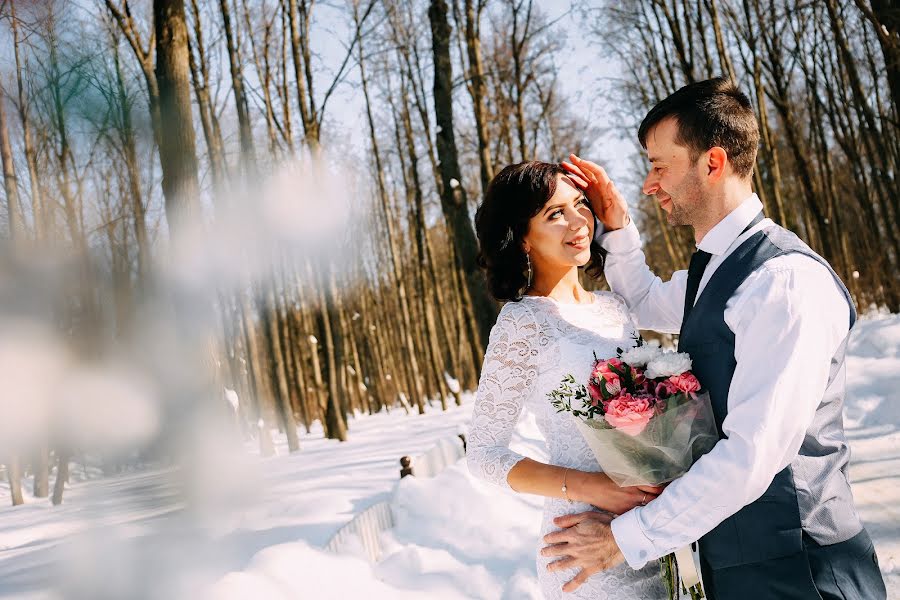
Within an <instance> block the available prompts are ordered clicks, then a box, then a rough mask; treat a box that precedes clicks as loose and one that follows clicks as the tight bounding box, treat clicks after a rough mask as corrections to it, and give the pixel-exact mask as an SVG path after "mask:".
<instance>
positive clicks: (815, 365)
mask: <svg viewBox="0 0 900 600" xmlns="http://www.w3.org/2000/svg"><path fill="white" fill-rule="evenodd" d="M761 210H762V203H761V202H760V201H759V198H757V196H756V194H754V195H752V196H751V197H749V198H747V199H746V200H745V201H744V202H743V203H742V204H741V205H740V206H739V207H738V208H736V209H735V210H734V211H732V212H731V213H730V214H729V215H728V216H726V217H725V218H724V219H722V220H721V221H720V222H719V223H718V224H717V225H716V226H715V227H714V228H713V229H712V230H711V231H710V232H709V233H708V234H706V236H705V237H704V238H703V239H702V240H701V242H700V243H699V244H698V248H700V249H701V250H705V251H706V252H709V253H710V254H712V257H711V258H710V261H709V264H708V265H707V267H706V271H705V272H704V274H703V278H702V279H701V281H700V289H699V292H698V298H699V296H700V294H702V293H703V289H704V287H705V286H706V283H707V282H708V281H709V279H710V277H712V275H713V274H714V273H715V272H716V269H717V268H718V267H719V265H720V264H722V261H723V260H724V259H725V258H726V257H727V256H728V255H729V254H731V252H733V251H734V250H735V249H736V248H737V247H738V246H740V245H741V243H743V242H744V240H746V239H747V238H749V237H750V236H752V235H753V234H754V233H756V232H757V231H759V230H761V229H764V228H766V227H769V226H771V225H772V221H771V220H770V219H764V220H763V221H761V222H760V223H757V224H756V225H755V226H753V227H752V228H751V229H749V230H748V231H747V232H745V233H743V234H741V232H742V231H743V229H744V228H745V227H746V226H747V225H748V224H749V223H750V222H751V221H752V220H753V218H754V217H755V216H756V215H757V214H758V213H759V212H760V211H761ZM599 239H600V243H601V245H602V246H603V247H604V248H605V249H606V250H607V251H608V255H607V258H606V268H605V272H606V279H607V281H608V282H609V285H610V287H611V288H612V289H613V290H614V291H615V292H617V293H619V294H620V295H622V297H623V298H624V299H625V302H626V303H627V304H628V307H629V308H630V309H631V311H632V313H633V318H634V320H635V322H636V324H637V326H638V327H639V328H641V329H653V330H657V331H663V332H672V333H677V332H678V331H679V330H680V328H681V319H682V316H683V313H684V300H685V289H686V287H687V271H678V272H676V273H674V274H673V275H672V278H671V279H670V280H669V281H662V280H661V279H660V278H659V277H657V276H655V275H654V274H653V273H652V272H651V271H650V268H649V267H648V266H647V263H646V259H645V257H644V253H643V251H642V250H641V241H640V235H639V234H638V230H637V228H636V227H635V225H634V223H631V224H629V225H628V226H627V227H625V228H623V229H619V230H616V231H611V232H607V233H604V234H602V235H601V236H599ZM724 317H725V323H726V324H727V325H728V327H729V329H731V331H733V332H734V335H735V348H734V357H735V360H736V361H737V367H736V368H735V371H734V377H733V379H732V381H731V387H730V388H729V392H728V401H727V402H728V414H727V416H726V417H725V421H724V423H723V424H722V430H723V432H724V434H725V436H727V437H726V438H725V439H722V440H720V441H719V442H718V443H717V444H716V445H715V447H714V448H713V449H712V451H710V452H709V453H708V454H706V455H704V456H703V457H701V458H700V460H698V461H697V462H696V463H695V464H694V466H693V467H691V469H690V471H689V472H687V473H686V474H685V475H684V476H682V477H681V478H679V479H678V480H676V481H674V482H672V483H671V484H669V486H668V487H667V488H666V489H665V491H664V492H663V493H662V494H661V495H660V496H659V497H658V498H657V499H655V500H653V501H652V502H650V503H649V504H647V506H643V507H638V508H635V509H634V510H631V511H629V512H627V513H625V514H623V515H621V516H619V517H617V518H616V519H614V520H613V521H612V532H613V535H614V537H615V539H616V543H617V544H618V545H619V548H620V549H621V550H622V553H623V554H624V556H625V559H626V560H627V561H628V564H629V565H630V566H631V567H632V568H634V569H637V568H640V567H641V566H643V565H644V564H645V563H647V562H648V561H650V560H654V559H657V558H659V557H661V556H665V555H666V554H669V553H670V552H673V551H675V550H676V549H678V548H680V547H682V546H685V545H687V544H690V543H691V542H694V541H696V540H698V539H699V538H700V537H702V536H703V535H704V534H706V533H708V532H709V531H711V530H712V529H713V528H715V527H716V526H717V525H718V524H719V523H721V522H722V521H723V520H725V519H726V518H728V517H729V516H731V515H733V514H734V513H736V512H737V511H738V510H740V509H741V508H742V507H744V506H746V505H747V504H750V503H751V502H753V501H755V500H756V499H757V498H759V497H760V496H761V495H762V494H763V492H765V490H766V489H767V488H768V487H769V485H770V484H771V482H772V479H773V478H774V477H775V475H776V474H777V473H778V472H779V471H781V470H782V469H784V468H785V467H786V466H787V465H789V464H790V463H791V462H792V461H793V460H794V458H795V457H796V456H797V453H798V451H799V450H800V445H801V443H802V442H803V438H804V434H805V432H806V430H807V428H808V427H809V425H810V423H811V422H812V419H813V415H814V413H815V411H816V408H817V407H818V406H819V403H820V402H821V400H822V397H823V395H824V393H825V388H826V386H827V384H828V377H829V370H830V361H831V358H832V356H833V355H834V354H835V352H836V351H837V349H838V347H839V345H840V344H841V343H842V342H843V340H844V338H845V337H846V336H847V332H848V328H849V321H850V309H849V306H848V304H847V301H846V299H845V297H844V294H843V292H842V291H841V290H840V288H839V287H838V284H837V283H836V282H835V280H834V278H833V277H832V275H831V273H830V272H829V271H828V269H826V268H825V267H824V266H823V265H821V264H820V263H818V262H817V261H816V260H814V259H812V258H810V257H808V256H805V255H802V254H797V253H792V254H787V255H783V256H778V257H775V258H772V259H770V260H768V261H767V262H766V263H765V264H764V265H763V266H762V267H761V268H759V269H757V270H756V271H755V272H753V273H751V274H750V276H749V277H747V279H746V280H744V282H743V283H742V284H741V285H740V287H738V288H737V291H736V292H735V294H734V295H733V296H732V297H731V299H729V300H728V303H727V304H726V306H725V315H724ZM701 383H702V382H701Z"/></svg>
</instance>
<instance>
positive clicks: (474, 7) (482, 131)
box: [465, 0, 494, 194]
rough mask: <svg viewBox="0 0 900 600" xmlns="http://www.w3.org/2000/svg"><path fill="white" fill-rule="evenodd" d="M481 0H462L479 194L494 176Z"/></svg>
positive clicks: (485, 188)
mask: <svg viewBox="0 0 900 600" xmlns="http://www.w3.org/2000/svg"><path fill="white" fill-rule="evenodd" d="M483 8H484V2H483V0H466V7H465V11H466V53H467V54H468V57H469V91H470V94H471V96H472V111H473V113H474V117H475V134H476V136H477V137H478V164H479V167H480V173H481V193H482V194H484V192H485V191H486V190H487V187H488V183H490V181H491V179H493V178H494V165H493V164H492V163H491V151H490V147H489V146H488V132H487V123H486V122H485V121H486V119H487V109H486V108H485V104H484V94H485V91H484V61H483V59H482V55H481V11H482V9H483Z"/></svg>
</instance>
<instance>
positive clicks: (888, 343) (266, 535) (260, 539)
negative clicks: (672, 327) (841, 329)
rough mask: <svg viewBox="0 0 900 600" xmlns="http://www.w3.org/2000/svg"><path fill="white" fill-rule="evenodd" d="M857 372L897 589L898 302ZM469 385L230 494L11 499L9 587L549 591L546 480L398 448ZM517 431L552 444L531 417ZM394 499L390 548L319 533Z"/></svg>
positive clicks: (1, 580) (86, 487)
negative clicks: (410, 461) (418, 461)
mask: <svg viewBox="0 0 900 600" xmlns="http://www.w3.org/2000/svg"><path fill="white" fill-rule="evenodd" d="M848 383H849V389H850V393H849V397H848V401H847V408H846V421H845V423H846V427H847V433H848V437H849V438H850V441H851V445H852V450H853V460H852V464H851V476H852V479H853V486H854V494H855V498H856V503H857V506H858V508H859V510H860V512H861V514H862V517H863V520H864V521H865V523H866V526H867V527H868V529H869V532H870V533H871V534H872V537H873V538H874V539H875V544H876V548H877V550H878V555H879V558H880V561H881V568H882V571H883V572H884V573H885V577H886V579H887V581H888V588H889V597H897V598H900V475H898V473H900V392H898V390H900V316H897V315H889V316H885V315H882V316H879V317H875V318H872V319H869V320H865V321H862V322H860V324H859V325H858V328H857V330H856V332H855V334H854V336H853V339H852V340H851V346H850V357H849V359H848ZM467 399H468V400H469V401H468V402H466V403H465V404H464V405H463V406H462V407H459V408H454V409H452V410H450V411H448V412H446V413H442V412H441V411H440V410H439V409H434V410H430V411H429V412H428V413H427V414H425V415H422V416H409V417H408V416H406V415H405V414H404V413H403V411H402V410H395V411H393V412H392V413H390V414H379V415H374V416H367V417H362V418H358V419H356V420H354V422H353V423H352V424H351V431H350V441H348V442H346V443H338V442H334V441H331V440H326V439H324V438H323V436H322V433H321V431H313V432H312V433H311V434H309V435H307V436H304V437H303V439H302V443H303V448H302V450H301V452H299V453H296V454H294V455H287V453H286V452H284V441H283V440H281V441H280V442H281V446H280V448H279V450H280V452H279V456H277V457H274V458H269V459H260V458H258V457H256V456H253V457H251V459H250V464H249V465H243V466H241V465H240V464H237V463H234V464H232V463H230V462H228V463H226V464H220V465H218V470H219V471H220V474H221V475H222V477H220V478H217V479H213V480H211V483H210V484H209V485H210V486H213V487H214V489H215V490H216V493H215V494H214V495H215V496H216V497H217V499H220V498H219V497H220V496H225V497H227V498H229V500H230V504H229V505H228V507H227V510H226V509H223V508H222V507H221V506H220V504H217V503H216V502H212V501H210V499H209V498H207V499H206V500H205V501H202V499H201V500H198V499H197V497H196V496H195V495H185V493H184V490H185V489H186V488H189V487H190V485H188V484H186V483H185V479H188V478H193V476H188V475H185V474H184V473H180V472H177V471H173V470H168V471H154V472H144V473H139V474H131V475H127V476H123V477H116V478H109V479H102V480H96V481H87V482H83V483H74V484H73V485H72V487H71V489H70V490H69V491H68V492H67V496H66V500H65V503H64V504H63V505H62V506H60V507H52V506H50V505H49V503H48V502H47V501H45V500H35V499H32V498H29V499H28V500H29V502H28V504H27V505H25V506H20V507H16V508H13V507H3V508H2V509H0V598H13V597H15V598H85V599H86V598H91V599H103V598H110V599H113V598H115V599H122V598H129V599H131V598H148V599H149V598H164V597H165V598H203V599H210V600H232V599H234V600H237V599H253V600H276V599H277V600H287V599H296V598H304V599H307V598H309V599H315V600H319V599H327V598H335V599H337V598H342V599H343V598H357V597H364V598H366V599H367V600H381V599H385V600H387V599H390V600H394V599H414V598H415V599H419V598H438V599H446V600H450V599H457V598H460V599H462V598H485V599H517V600H519V599H526V600H527V599H530V598H534V599H538V598H540V594H539V591H538V588H537V580H536V576H535V572H534V569H535V567H534V554H535V548H536V544H537V537H538V524H539V520H540V506H541V500H540V499H539V498H536V497H529V496H517V495H514V494H512V493H508V492H505V491H503V490H500V489H497V488H496V487H493V486H490V485H487V484H485V483H483V482H481V481H478V480H475V479H473V478H472V477H471V476H470V475H469V474H468V472H467V470H466V468H465V465H464V464H463V463H462V462H460V463H457V464H456V465H453V466H450V467H448V468H447V469H446V470H444V471H443V472H442V473H441V474H439V475H438V476H436V477H434V478H422V479H417V478H411V477H407V478H405V479H403V480H398V474H399V467H400V465H399V462H398V459H399V457H400V456H402V455H406V454H408V455H415V454H418V453H420V452H423V451H424V450H426V449H428V448H429V447H431V446H432V445H433V444H434V443H435V442H436V441H437V440H438V439H441V438H444V437H448V436H455V435H456V434H457V433H458V432H459V431H462V430H464V427H465V424H466V422H467V421H468V415H469V412H470V410H471V397H468V398H467ZM513 443H514V447H516V449H518V450H519V451H522V452H524V453H526V454H529V455H531V456H534V457H538V458H539V457H541V456H542V455H544V452H545V450H544V444H543V441H542V440H541V438H540V435H539V434H538V432H537V429H536V427H535V425H534V422H533V420H532V419H530V418H527V417H526V418H525V419H523V421H522V422H521V423H520V426H519V427H518V430H517V433H516V436H515V439H514V442H513ZM247 466H249V469H248V468H246V467H247ZM76 473H77V471H76ZM250 473H253V474H254V476H253V477H252V478H251V477H250V475H249V474H250ZM229 474H232V475H233V477H228V475H229ZM223 480H227V481H228V482H229V483H228V485H225V484H223V483H222V481H223ZM235 481H239V482H241V483H242V485H239V486H237V485H235ZM193 484H194V486H193V487H194V488H196V487H198V485H197V482H196V481H194V482H193ZM199 487H202V488H204V489H206V488H207V485H206V482H201V485H200V486H199ZM0 497H2V498H6V497H8V496H7V490H6V489H5V487H4V488H0ZM385 500H386V501H389V502H390V503H391V508H392V510H393V513H394V518H395V527H394V528H393V529H392V530H389V531H388V532H386V533H385V534H384V535H383V537H382V541H383V545H384V547H385V550H386V553H385V556H384V557H383V559H382V560H381V561H380V562H379V563H378V564H376V565H370V564H369V563H368V562H367V561H366V560H365V559H363V558H359V557H355V556H338V555H335V554H331V553H328V552H326V551H324V550H322V548H323V547H324V545H325V544H326V543H327V542H328V540H329V539H330V538H331V536H332V535H333V534H334V533H335V532H336V531H337V530H338V529H339V528H340V527H341V526H342V525H343V524H345V523H347V522H348V521H349V520H350V519H351V518H352V517H353V515H355V514H358V513H359V512H360V511H362V510H364V509H365V508H366V507H368V506H371V505H372V504H375V503H377V502H380V501H385ZM211 507H216V509H215V510H214V509H213V508H211Z"/></svg>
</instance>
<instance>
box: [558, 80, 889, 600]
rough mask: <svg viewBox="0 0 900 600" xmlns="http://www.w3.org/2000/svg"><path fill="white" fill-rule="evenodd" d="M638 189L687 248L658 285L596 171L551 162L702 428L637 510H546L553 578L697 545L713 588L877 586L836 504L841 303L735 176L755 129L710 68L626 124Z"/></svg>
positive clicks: (579, 163) (609, 274)
mask: <svg viewBox="0 0 900 600" xmlns="http://www.w3.org/2000/svg"><path fill="white" fill-rule="evenodd" d="M638 138H639V139H640V142H641V145H642V146H643V147H644V148H646V150H647V153H648V158H649V160H650V163H651V165H652V166H651V168H650V172H649V174H648V175H647V178H646V180H645V181H644V188H643V191H644V193H645V194H647V195H651V196H655V198H656V201H657V202H659V205H660V208H661V209H662V210H663V211H665V212H666V213H667V216H668V221H669V224H670V225H675V226H678V225H690V226H691V227H693V230H694V237H695V240H696V243H697V251H696V252H695V253H694V255H693V257H692V258H691V263H690V268H689V269H688V271H679V272H676V273H674V274H673V275H672V278H671V279H670V280H669V281H662V280H661V279H660V278H659V277H656V276H655V275H654V274H653V273H652V272H651V271H650V269H649V267H648V266H647V264H646V262H645V258H644V254H643V251H642V250H641V242H640V237H639V235H638V230H637V228H636V227H635V226H634V224H633V223H631V222H630V219H629V217H628V213H627V205H626V203H625V201H624V200H623V199H622V197H621V195H620V194H619V193H618V192H617V191H616V189H615V186H614V185H613V184H612V182H611V181H610V180H609V178H608V177H607V176H606V173H605V172H604V171H603V169H601V168H600V167H598V166H597V165H595V164H594V163H591V162H588V161H584V160H581V159H579V158H577V157H575V156H572V163H571V164H568V163H565V166H566V168H567V169H568V170H569V172H570V173H571V174H572V179H573V180H575V181H576V183H577V184H578V185H579V186H580V187H582V189H584V190H585V192H586V194H587V196H588V197H589V198H590V200H591V203H592V205H593V207H594V211H595V213H596V215H597V217H598V218H600V220H601V221H603V223H604V225H605V226H606V233H604V234H603V235H602V236H600V238H599V239H600V242H601V245H602V246H603V247H604V248H605V249H606V250H607V252H608V255H607V259H606V261H607V262H606V278H607V280H608V281H609V284H610V287H611V288H612V289H613V290H614V291H616V292H618V293H619V294H621V295H622V296H623V297H624V298H625V300H626V302H627V303H628V306H629V308H630V309H631V311H632V312H633V315H634V318H635V320H636V322H637V325H638V327H640V328H642V329H654V330H657V331H665V332H673V333H675V332H678V333H679V341H678V347H679V350H680V351H682V352H688V353H690V355H691V357H692V358H693V369H692V370H693V372H694V373H695V374H696V375H697V376H698V377H699V379H700V381H701V382H702V383H703V384H704V386H705V387H706V388H707V389H708V390H709V393H710V397H711V400H712V405H713V410H714V412H715V417H716V424H717V426H718V429H719V434H720V440H719V442H718V443H717V444H716V446H715V447H714V448H713V449H712V451H710V452H709V453H708V454H706V455H705V456H703V457H701V458H700V460H698V461H697V463H696V464H694V465H693V467H692V468H691V469H690V471H689V472H688V473H686V474H685V475H684V476H683V477H681V478H680V479H678V480H676V481H674V482H672V483H671V484H670V485H669V486H668V487H667V488H666V490H665V491H664V492H663V493H662V494H661V495H660V496H659V497H658V498H657V499H655V500H653V501H652V502H650V503H648V504H647V505H646V506H641V507H638V508H635V509H634V510H632V511H629V512H627V513H625V514H623V515H621V516H619V517H616V518H614V519H612V518H611V517H610V516H609V515H605V514H603V513H598V512H589V513H582V514H577V515H568V516H565V517H561V518H559V519H557V521H556V524H557V525H558V526H559V527H561V528H563V529H562V530H561V531H558V532H555V533H551V534H549V535H547V536H546V537H545V541H546V542H547V543H548V544H549V545H548V546H547V547H546V548H544V549H543V551H542V553H543V554H544V555H545V556H556V557H562V558H561V560H558V561H556V562H555V563H553V564H551V565H550V568H551V570H553V569H561V568H571V567H577V568H580V569H581V572H580V573H579V575H578V576H577V577H576V578H575V579H574V580H572V581H571V582H569V583H567V584H566V586H565V587H564V588H563V589H564V590H566V591H571V590H573V589H575V588H577V587H578V586H579V585H581V584H582V583H583V582H584V581H585V580H586V579H587V578H588V577H589V576H590V575H592V574H594V573H596V572H598V571H601V570H605V569H608V568H611V567H613V566H615V565H616V564H618V563H620V562H621V561H622V559H623V557H624V559H625V560H627V561H628V564H629V565H630V566H631V567H632V568H635V569H638V568H640V567H642V566H644V565H645V564H647V563H648V562H649V561H653V560H655V559H657V558H659V557H661V556H664V555H666V554H668V553H670V552H673V551H674V550H676V549H677V548H680V547H682V546H685V545H688V544H690V543H691V542H693V541H694V540H699V546H700V561H701V570H702V575H703V582H704V586H705V589H706V592H707V595H708V597H710V598H712V599H714V600H741V599H747V600H750V599H753V600H762V599H766V600H768V599H772V600H776V599H777V600H788V599H796V600H810V599H818V598H820V597H821V598H823V599H832V598H833V599H838V598H840V599H859V600H863V599H865V600H878V599H883V598H885V597H886V592H885V586H884V581H883V580H882V577H881V573H880V571H879V569H878V564H877V558H876V556H875V551H874V547H873V545H872V541H871V539H870V538H869V535H868V533H867V532H866V530H865V529H864V528H863V526H862V524H861V523H860V519H859V516H858V514H857V512H856V508H855V507H854V504H853V496H852V494H851V491H850V483H849V480H848V476H847V463H848V460H849V457H850V452H849V448H848V446H847V441H846V438H845V436H844V430H843V422H842V416H841V409H842V407H843V404H844V395H845V367H844V355H845V352H846V348H847V339H848V336H849V331H850V328H851V327H852V326H853V323H854V321H855V320H856V310H855V309H854V306H853V302H852V300H851V299H850V295H849V293H848V291H847V288H846V287H845V286H844V284H843V283H842V282H841V280H840V279H839V278H838V276H837V275H836V274H835V272H834V271H833V270H832V269H831V267H830V266H829V265H828V263H827V262H826V261H825V260H824V259H823V258H821V257H820V256H818V255H817V254H815V253H814V252H813V251H812V250H811V249H810V248H809V247H808V246H807V245H806V244H804V243H803V242H802V241H801V240H800V239H799V238H797V236H795V235H794V234H793V233H791V232H789V231H787V230H786V229H783V228H782V227H779V226H778V225H776V224H775V223H773V222H772V221H771V220H770V219H766V218H764V217H763V214H762V208H763V207H762V203H761V202H760V200H759V198H757V196H756V194H754V193H753V192H752V189H751V181H752V171H753V164H754V161H755V158H756V149H757V145H758V143H759V129H758V126H757V122H756V117H755V114H754V112H753V109H752V107H751V105H750V101H749V100H748V99H747V97H746V96H745V95H744V94H743V93H741V92H740V90H738V89H737V88H736V87H735V86H734V85H733V84H732V83H730V82H729V81H728V80H726V79H723V78H717V79H711V80H708V81H701V82H697V83H693V84H690V85H688V86H686V87H683V88H681V89H680V90H678V91H677V92H675V93H674V94H672V95H671V96H669V97H668V98H666V99H665V100H663V101H662V102H660V103H659V104H657V105H656V106H655V107H654V108H653V109H652V110H651V111H650V112H649V113H648V114H647V116H646V118H645V119H644V121H643V122H642V123H641V126H640V130H639V132H638Z"/></svg>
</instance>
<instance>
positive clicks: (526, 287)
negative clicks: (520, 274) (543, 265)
mask: <svg viewBox="0 0 900 600" xmlns="http://www.w3.org/2000/svg"><path fill="white" fill-rule="evenodd" d="M525 260H526V261H527V262H528V283H526V284H525V289H526V290H528V289H531V276H532V274H533V270H532V268H531V255H530V254H528V253H527V252H526V253H525Z"/></svg>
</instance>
